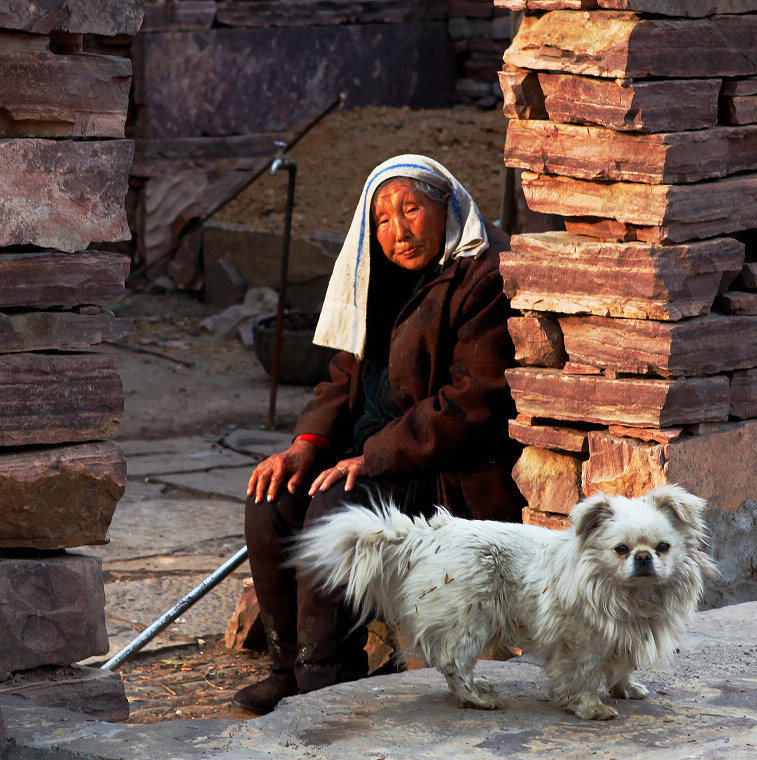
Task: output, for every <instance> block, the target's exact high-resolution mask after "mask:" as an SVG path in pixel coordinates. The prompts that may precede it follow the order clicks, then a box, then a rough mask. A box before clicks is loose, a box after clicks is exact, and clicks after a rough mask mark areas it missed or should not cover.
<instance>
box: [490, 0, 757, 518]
mask: <svg viewBox="0 0 757 760" xmlns="http://www.w3.org/2000/svg"><path fill="white" fill-rule="evenodd" d="M495 5H497V6H499V7H504V8H507V9H509V10H511V11H516V10H523V11H525V16H524V19H523V22H522V25H521V27H520V30H519V32H518V34H517V35H516V36H515V39H514V40H513V43H512V45H511V46H510V47H509V49H508V50H507V51H506V53H505V56H504V60H505V64H504V67H503V70H502V72H501V75H500V83H501V85H502V88H503V93H504V97H505V114H506V115H507V116H508V117H509V118H510V119H511V121H510V124H509V128H508V133H507V144H506V149H505V156H506V159H505V160H506V163H507V164H508V165H509V166H511V167H515V168H517V169H518V170H520V171H521V172H522V174H521V179H522V186H523V191H524V193H525V196H526V200H527V202H528V205H529V207H530V208H531V209H532V210H534V211H539V212H545V213H550V214H561V215H562V216H563V217H564V218H565V227H566V231H564V232H547V233H542V234H524V235H517V236H515V237H513V242H512V249H513V255H512V256H506V257H503V259H502V266H501V271H502V275H503V277H504V287H505V292H506V293H507V294H508V296H509V297H510V298H511V299H512V303H513V306H514V307H516V308H517V309H519V310H520V311H521V312H522V316H517V317H514V318H513V319H512V320H511V321H510V323H509V327H510V332H511V335H512V337H513V340H514V342H515V344H516V349H517V357H516V358H517V360H518V362H519V363H520V364H521V365H522V366H520V367H518V368H515V369H512V370H511V371H509V372H508V380H509V382H510V385H511V387H512V392H513V396H514V399H515V403H516V406H517V411H518V415H517V419H516V420H514V421H512V422H511V423H510V433H511V435H512V436H513V437H514V438H516V439H517V440H518V441H520V442H522V443H523V444H525V445H526V449H525V451H524V454H523V457H522V459H521V460H520V461H519V463H518V464H517V466H516V468H515V471H514V475H515V478H516V481H517V483H518V486H519V488H520V489H521V491H522V492H523V494H524V496H525V497H526V499H527V501H528V507H527V508H526V510H525V513H524V519H525V521H526V522H531V523H538V524H546V525H550V526H555V527H559V526H560V525H563V524H564V523H565V519H566V517H565V515H566V514H567V512H568V510H569V508H570V507H571V506H572V504H573V503H574V502H575V501H576V499H577V498H579V497H581V496H582V495H589V494H591V493H593V492H595V491H597V490H601V491H605V492H607V493H624V494H627V495H629V496H630V495H636V494H640V493H643V492H645V491H646V490H647V489H648V488H650V487H653V486H656V485H660V484H663V483H680V484H681V485H683V486H684V487H686V488H688V489H689V490H691V491H693V492H695V493H698V494H700V495H701V496H703V497H704V498H706V499H708V501H709V502H710V505H711V506H712V507H718V508H721V509H724V510H727V511H729V512H735V511H736V510H737V509H738V508H739V506H740V505H741V504H742V502H743V501H744V500H745V499H747V498H754V497H755V485H754V484H755V482H757V454H755V452H756V451H757V446H756V444H757V369H756V368H757V278H756V277H755V274H756V271H757V247H755V243H756V242H757V238H755V235H754V229H753V228H754V227H755V218H757V112H755V108H754V106H755V102H756V101H755V97H757V95H755V93H757V62H755V59H754V55H753V52H752V49H751V45H752V42H751V40H752V39H753V35H754V33H755V32H756V31H757V0H665V1H664V2H663V1H662V0H654V2H653V1H652V0H495Z"/></svg>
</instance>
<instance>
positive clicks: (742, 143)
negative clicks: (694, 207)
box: [505, 120, 757, 184]
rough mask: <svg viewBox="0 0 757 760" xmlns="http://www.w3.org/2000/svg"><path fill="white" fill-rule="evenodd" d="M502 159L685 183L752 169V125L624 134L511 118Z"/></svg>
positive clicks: (565, 171) (755, 148)
mask: <svg viewBox="0 0 757 760" xmlns="http://www.w3.org/2000/svg"><path fill="white" fill-rule="evenodd" d="M505 163H506V164H507V165H508V166H512V167H515V168H518V169H528V170H530V171H532V172H535V173H537V174H560V175H565V176H569V177H576V178H578V179H586V180H593V181H604V180H618V181H625V182H642V183H646V184H685V183H691V182H699V181H701V180H703V179H713V178H717V177H725V176H727V175H729V174H735V173H737V172H742V171H755V170H757V127H718V128H713V129H707V130H697V131H688V132H673V133H664V134H650V135H638V134H624V133H620V132H616V131H615V130H613V129H606V128H604V127H588V126H578V125H575V124H558V123H556V122H553V121H536V120H530V121H525V120H524V121H513V122H512V123H511V124H510V125H509V126H508V129H507V141H506V143H505Z"/></svg>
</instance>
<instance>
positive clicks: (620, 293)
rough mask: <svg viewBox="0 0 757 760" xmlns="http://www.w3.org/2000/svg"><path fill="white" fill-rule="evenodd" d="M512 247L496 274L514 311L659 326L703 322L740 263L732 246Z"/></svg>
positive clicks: (524, 239)
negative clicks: (659, 322)
mask: <svg viewBox="0 0 757 760" xmlns="http://www.w3.org/2000/svg"><path fill="white" fill-rule="evenodd" d="M587 184H588V183H587ZM511 246H512V253H504V254H502V256H501V257H500V272H501V273H502V277H503V279H504V291H505V293H506V294H507V296H508V298H510V299H511V301H512V305H513V307H514V308H516V309H522V310H526V311H555V312H562V313H564V314H577V313H578V314H580V313H584V314H585V313H588V314H597V315H600V316H604V315H610V316H614V317H626V318H638V319H660V320H679V319H683V318H685V317H693V316H700V315H703V314H707V313H708V311H709V309H710V306H711V305H712V302H713V300H714V298H715V296H716V295H717V293H718V292H719V291H720V290H721V289H722V288H723V282H724V281H725V282H726V283H728V282H730V280H732V279H733V278H734V277H735V276H736V275H737V274H738V273H739V272H740V271H741V266H742V262H743V256H744V248H743V245H742V244H741V243H739V242H737V241H736V240H733V239H732V238H719V239H715V240H707V241H702V242H696V243H688V244H682V245H677V246H659V245H652V244H646V243H614V242H602V241H597V240H593V239H591V238H586V237H579V236H577V235H571V234H570V233H567V232H545V233H535V234H524V235H514V236H513V238H512V241H511Z"/></svg>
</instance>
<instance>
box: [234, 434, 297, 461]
mask: <svg viewBox="0 0 757 760" xmlns="http://www.w3.org/2000/svg"><path fill="white" fill-rule="evenodd" d="M291 442H292V434H291V433H290V432H288V431H285V432H279V431H278V430H260V429H255V428H240V429H239V430H234V431H232V432H231V433H229V434H228V435H227V436H226V437H225V438H224V439H223V445H224V446H228V447H229V448H230V449H233V450H234V451H239V452H240V453H242V454H249V455H250V456H254V457H259V458H261V459H262V458H263V457H269V456H271V454H277V453H278V452H279V451H284V449H286V448H288V447H289V444H290V443H291Z"/></svg>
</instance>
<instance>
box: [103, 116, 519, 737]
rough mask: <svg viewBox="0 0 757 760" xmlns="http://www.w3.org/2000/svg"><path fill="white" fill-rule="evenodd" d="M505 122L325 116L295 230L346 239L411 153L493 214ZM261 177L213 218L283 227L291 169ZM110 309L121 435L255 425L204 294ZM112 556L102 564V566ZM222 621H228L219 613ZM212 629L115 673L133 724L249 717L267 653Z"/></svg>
mask: <svg viewBox="0 0 757 760" xmlns="http://www.w3.org/2000/svg"><path fill="white" fill-rule="evenodd" d="M505 128H506V121H505V119H504V117H503V115H502V113H501V111H500V110H499V109H495V110H493V111H482V110H478V109H475V108H460V109H449V110H439V111H436V110H435V111H411V110H410V109H407V108H401V109H390V108H365V109H357V110H354V111H348V112H335V113H332V114H330V115H329V116H328V117H326V118H325V119H324V120H323V121H321V122H320V123H319V124H318V125H316V126H315V127H314V128H313V129H312V130H311V131H310V132H308V133H307V135H305V137H303V139H302V140H301V141H300V142H299V143H298V144H297V145H296V146H295V147H294V148H293V149H292V150H291V151H290V153H289V155H290V157H292V158H293V159H294V160H295V161H297V165H298V174H297V192H296V198H295V209H294V216H293V229H292V234H293V235H298V234H301V233H304V234H307V233H312V232H322V233H327V234H333V235H343V234H344V233H345V232H346V230H347V227H348V226H349V223H350V220H351V217H352V213H353V210H354V206H355V204H356V202H357V199H358V198H359V195H360V192H361V190H362V187H363V183H364V181H365V178H366V176H367V175H368V173H369V172H370V171H371V169H372V168H373V167H374V166H376V165H377V164H378V163H380V162H381V161H383V160H385V159H387V158H389V157H391V156H394V155H397V154H400V153H406V152H414V153H423V154H426V155H428V156H430V157H432V158H435V159H437V160H439V161H440V162H442V163H443V164H444V165H445V166H447V168H449V169H450V171H452V173H453V174H455V176H457V177H458V179H459V180H460V181H461V182H462V183H463V184H464V185H465V186H466V187H467V188H468V190H469V191H470V192H471V194H472V195H473V197H474V198H475V199H476V201H477V202H478V204H479V206H480V208H481V210H482V212H483V213H484V215H485V216H487V217H488V218H490V219H496V218H498V216H499V213H500V204H501V200H502V190H503V183H504V164H503V161H502V155H503V148H504V141H505ZM285 174H286V173H285V172H281V173H280V174H278V175H276V176H271V175H270V174H268V173H266V174H264V175H262V176H261V177H260V178H259V179H258V181H256V182H255V183H254V184H253V185H251V186H250V187H249V188H248V189H247V190H245V191H244V192H243V193H242V194H240V195H239V196H238V197H237V198H236V199H234V200H233V201H232V202H231V203H229V204H228V205H227V206H226V207H225V208H223V209H222V210H221V211H220V212H219V213H218V214H217V215H216V217H217V218H220V219H223V220H226V221H233V222H244V223H245V224H247V225H249V226H250V227H252V228H253V229H256V230H265V231H274V232H277V231H281V229H282V227H283V214H284V205H285V200H286V181H287V180H286V176H285ZM115 310H116V312H117V314H118V316H123V317H127V318H129V319H131V320H132V321H133V322H134V324H135V326H136V333H135V334H134V335H132V336H130V337H128V338H126V339H124V340H123V341H121V343H122V344H123V345H121V346H120V347H116V348H115V349H114V348H113V347H112V346H107V347H103V348H102V350H108V351H114V350H115V351H116V353H117V354H118V355H119V358H120V364H121V372H122V376H123V377H124V385H125V388H126V410H125V415H124V423H123V426H122V428H121V431H120V433H119V435H118V438H119V439H122V440H124V439H127V440H128V439H131V440H133V439H140V440H141V439H151V440H160V439H167V438H171V437H174V436H191V435H208V434H210V435H216V434H218V435H220V434H223V433H224V432H226V431H228V430H229V429H231V428H233V427H235V426H238V427H244V426H247V427H255V426H258V427H262V426H263V424H264V422H265V419H266V414H267V408H268V399H269V395H268V394H269V383H268V379H267V375H266V374H265V371H264V370H263V369H262V367H261V366H260V364H259V362H258V361H257V359H256V357H255V355H254V352H253V351H251V350H249V349H247V348H245V347H244V346H243V345H242V343H241V342H240V341H239V339H238V338H237V337H236V335H232V336H229V337H226V338H219V337H217V336H213V335H211V334H210V333H209V332H208V331H207V330H205V329H204V328H203V327H202V320H203V319H204V318H205V317H207V316H209V315H211V314H213V313H216V312H218V311H219V309H218V308H214V307H210V306H207V305H205V304H204V303H203V302H202V299H201V294H188V293H174V294H165V293H156V292H155V291H154V289H151V288H150V284H149V283H147V282H145V281H144V280H138V281H137V282H134V283H132V289H131V292H130V294H129V296H128V297H127V299H126V300H125V301H124V302H123V303H122V304H119V305H116V307H115ZM309 393H310V389H309V388H304V387H302V386H281V387H280V389H279V393H278V400H277V418H276V428H277V429H279V430H283V431H286V430H289V429H291V428H292V427H293V425H294V422H295V420H296V416H297V414H298V413H299V410H300V409H301V408H302V405H303V404H304V400H305V399H306V398H307V397H308V396H309ZM106 564H107V563H106ZM224 623H225V621H224ZM221 633H222V632H219V635H218V636H208V637H207V638H206V639H205V640H203V641H200V642H194V643H187V644H186V645H184V646H181V647H178V648H169V649H162V650H159V651H157V652H154V653H140V654H137V655H136V656H135V657H133V658H132V659H130V660H128V661H127V662H125V663H124V664H123V665H122V666H121V667H120V669H119V672H120V673H121V675H122V677H123V679H124V682H125V686H126V691H127V696H128V698H129V701H130V703H131V711H132V714H131V718H130V719H129V722H131V723H151V722H156V721H161V720H167V719H176V718H180V719H193V718H208V717H222V718H232V719H239V720H243V719H246V718H249V717H250V716H249V714H247V713H244V712H242V711H241V710H238V709H236V708H234V707H232V706H231V705H230V697H231V695H232V694H233V693H234V691H235V690H236V689H238V688H240V687H241V686H242V685H245V684H247V683H251V682H252V681H254V680H256V679H259V678H263V677H265V674H266V673H267V669H268V657H267V653H265V652H255V651H250V652H241V653H238V652H228V651H227V650H226V649H225V647H224V643H223V638H222V636H221V635H220V634H221Z"/></svg>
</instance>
